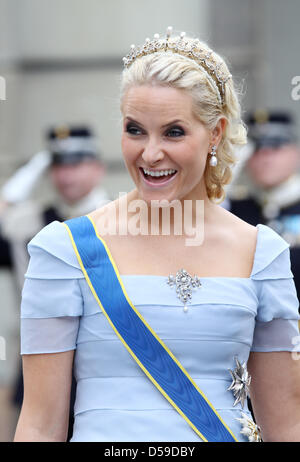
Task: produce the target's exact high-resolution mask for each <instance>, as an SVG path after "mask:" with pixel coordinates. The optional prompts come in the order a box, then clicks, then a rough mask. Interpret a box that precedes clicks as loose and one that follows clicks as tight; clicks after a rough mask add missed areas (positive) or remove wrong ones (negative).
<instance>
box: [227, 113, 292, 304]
mask: <svg viewBox="0 0 300 462" xmlns="http://www.w3.org/2000/svg"><path fill="white" fill-rule="evenodd" d="M246 123H247V125H248V130H249V131H248V137H249V143H250V144H252V145H253V149H252V153H251V155H250V156H249V157H248V159H247V160H246V161H245V163H244V166H243V169H242V170H241V171H240V174H239V176H238V178H237V179H236V181H234V182H233V184H232V187H231V189H229V190H228V196H229V206H228V209H229V210H230V211H231V212H232V213H234V214H235V215H237V216H238V217H240V218H241V219H243V220H245V221H247V222H248V223H250V224H252V225H254V226H255V225H257V224H258V223H263V224H265V225H267V226H270V227H271V228H273V229H274V230H275V231H276V232H277V233H278V234H280V235H281V236H282V237H283V238H284V239H285V240H286V241H287V242H289V244H290V252H291V266H292V272H293V274H294V278H295V285H296V289H297V293H298V298H299V299H300V172H299V168H300V148H299V146H298V145H297V136H296V127H295V121H294V119H293V117H292V115H291V114H290V113H288V112H284V111H271V112H268V111H265V110H259V111H256V112H254V113H251V114H249V116H248V119H247V121H246Z"/></svg>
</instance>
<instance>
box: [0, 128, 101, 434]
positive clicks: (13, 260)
mask: <svg viewBox="0 0 300 462" xmlns="http://www.w3.org/2000/svg"><path fill="white" fill-rule="evenodd" d="M47 139H48V148H49V154H50V165H62V164H70V165H71V164H77V163H80V162H82V161H85V160H86V158H90V159H98V160H100V157H99V153H98V152H97V148H96V146H95V144H94V138H93V136H92V133H91V131H90V130H89V129H88V128H86V127H70V128H68V127H57V128H54V129H51V130H50V131H49V133H48V135H47ZM107 202H109V197H108V195H107V193H106V191H105V189H103V188H102V187H96V188H94V189H93V190H92V191H91V193H90V194H88V195H87V196H86V197H85V198H84V202H83V203H81V202H80V201H78V204H77V208H76V206H75V208H72V207H71V206H70V207H69V206H68V204H66V203H64V201H63V199H62V198H61V200H60V202H59V203H57V204H53V205H52V204H50V205H49V206H47V207H44V208H41V207H39V206H38V205H37V204H35V202H34V201H27V202H26V201H24V202H23V203H21V204H19V205H17V206H14V207H13V210H12V213H11V216H10V218H7V222H8V223H6V228H7V229H6V233H5V234H4V235H3V234H2V235H1V230H0V251H1V257H0V266H1V265H2V266H4V265H5V266H8V267H10V268H11V269H13V270H14V271H15V272H16V275H17V280H18V284H19V286H20V287H19V288H20V289H21V287H22V286H23V279H24V273H25V271H26V268H27V265H28V261H29V256H28V253H27V244H28V242H29V241H30V240H31V239H32V238H33V236H34V235H35V234H36V233H37V232H39V231H40V230H41V229H42V228H43V227H44V226H46V225H48V224H50V223H52V222H53V221H55V220H58V221H61V222H62V221H64V220H66V219H69V218H72V217H73V214H74V213H75V214H76V213H77V214H80V215H82V214H86V213H89V212H90V211H92V210H94V209H95V208H97V207H100V206H101V205H103V204H105V203H107ZM65 215H68V216H65ZM22 222H23V223H24V222H25V223H28V222H30V223H33V224H32V225H30V226H29V229H27V230H26V232H25V233H24V232H22V234H21V235H18V236H17V238H16V230H17V229H18V228H19V227H20V226H19V224H20V223H22ZM22 228H23V227H22ZM75 392H76V383H75V380H74V379H73V381H72V389H71V403H70V418H69V432H68V437H67V439H68V440H69V439H70V438H71V436H72V432H73V410H74V402H75V394H76V393H75ZM13 401H14V403H15V404H16V405H17V406H18V407H20V406H21V405H22V402H23V377H22V374H21V371H20V373H19V375H18V378H17V383H16V386H15V393H14V397H13Z"/></svg>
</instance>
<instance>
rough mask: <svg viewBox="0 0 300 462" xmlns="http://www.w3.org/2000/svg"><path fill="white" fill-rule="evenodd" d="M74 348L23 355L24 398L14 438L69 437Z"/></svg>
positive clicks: (50, 438) (41, 439) (62, 439)
mask: <svg viewBox="0 0 300 462" xmlns="http://www.w3.org/2000/svg"><path fill="white" fill-rule="evenodd" d="M73 357H74V350H70V351H66V352H63V353H48V354H33V355H23V356H22V359H23V377H24V400H23V405H22V409H21V413H20V417H19V421H18V425H17V429H16V434H15V438H14V441H16V442H18V441H36V442H37V441H66V438H67V432H68V422H69V406H70V391H71V383H72V365H73Z"/></svg>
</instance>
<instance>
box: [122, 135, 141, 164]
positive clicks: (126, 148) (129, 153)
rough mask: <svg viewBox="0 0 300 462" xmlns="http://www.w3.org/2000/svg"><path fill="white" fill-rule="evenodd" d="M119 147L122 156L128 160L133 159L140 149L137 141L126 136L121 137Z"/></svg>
mask: <svg viewBox="0 0 300 462" xmlns="http://www.w3.org/2000/svg"><path fill="white" fill-rule="evenodd" d="M121 148H122V153H123V156H124V158H125V159H126V160H128V161H130V160H134V159H135V158H136V157H137V155H138V153H139V151H140V149H139V146H138V142H137V141H134V140H130V139H128V138H127V137H126V136H123V137H122V140H121Z"/></svg>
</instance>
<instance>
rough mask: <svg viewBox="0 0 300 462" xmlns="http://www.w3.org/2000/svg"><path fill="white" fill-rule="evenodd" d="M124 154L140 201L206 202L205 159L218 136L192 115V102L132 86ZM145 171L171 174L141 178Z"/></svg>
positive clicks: (125, 106)
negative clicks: (185, 200)
mask: <svg viewBox="0 0 300 462" xmlns="http://www.w3.org/2000/svg"><path fill="white" fill-rule="evenodd" d="M122 113H123V134H122V152H123V156H124V160H125V163H126V166H127V169H128V171H129V173H130V175H131V177H132V179H133V181H134V183H135V184H136V187H137V190H138V195H139V198H140V199H143V200H145V201H146V202H148V203H149V202H150V201H151V200H162V199H166V200H169V201H172V200H175V199H179V200H183V199H194V198H197V199H204V198H205V197H207V193H206V187H205V182H204V170H205V166H206V159H207V155H208V152H209V151H210V148H211V146H212V144H214V143H216V137H215V138H213V136H212V133H211V132H210V131H209V130H208V129H207V128H206V127H205V126H204V125H203V124H202V123H201V122H200V121H199V120H198V119H196V117H195V116H194V114H193V102H192V97H191V96H190V95H189V94H187V93H186V92H185V91H183V90H178V89H176V88H172V87H166V86H146V85H141V86H134V87H130V88H129V90H128V91H127V93H125V96H124V98H123V101H122ZM143 168H144V169H146V170H147V171H148V172H149V171H152V172H153V171H156V173H155V175H156V174H157V172H158V171H163V172H167V171H170V170H171V171H172V172H173V171H174V170H176V172H175V173H172V174H171V175H168V176H161V177H159V178H157V179H156V178H153V177H151V176H149V175H148V176H145V174H144V172H143Z"/></svg>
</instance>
